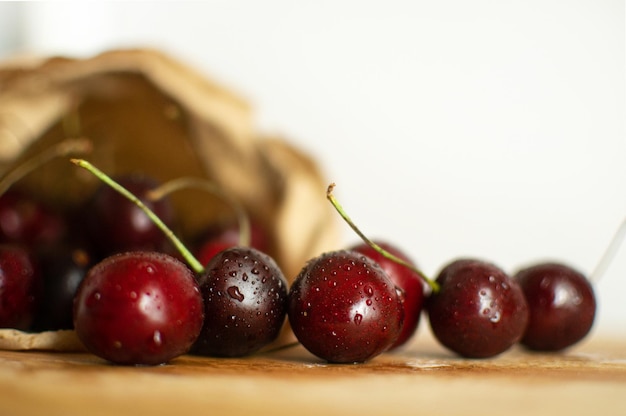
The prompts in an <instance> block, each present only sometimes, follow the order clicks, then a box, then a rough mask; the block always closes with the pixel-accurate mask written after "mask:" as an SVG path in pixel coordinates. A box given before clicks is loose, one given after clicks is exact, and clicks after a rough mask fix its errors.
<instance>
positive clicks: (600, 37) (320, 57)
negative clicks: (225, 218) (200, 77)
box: [0, 0, 626, 337]
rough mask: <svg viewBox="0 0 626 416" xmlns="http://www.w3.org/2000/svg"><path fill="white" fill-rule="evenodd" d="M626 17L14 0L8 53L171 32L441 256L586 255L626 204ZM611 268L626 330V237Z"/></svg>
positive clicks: (68, 49)
mask: <svg viewBox="0 0 626 416" xmlns="http://www.w3.org/2000/svg"><path fill="white" fill-rule="evenodd" d="M625 20H626V14H625V6H624V1H618V0H597V1H581V0H571V1H565V0H542V1H539V0H530V1H521V0H519V1H510V0H504V1H489V0H475V1H472V2H467V1H462V0H443V1H437V2H435V1H425V0H418V1H408V0H407V1H395V0H388V1H385V2H381V1H377V2H374V1H356V0H343V1H326V0H322V1H317V2H308V3H304V2H298V3H297V2H292V1H288V0H266V1H263V2H258V1H253V0H231V1H217V0H212V1H204V2H191V3H188V2H159V3H153V2H132V3H127V2H106V3H101V2H91V1H89V2H41V3H39V2H37V3H31V2H19V3H7V2H1V3H0V58H10V57H13V56H16V55H31V54H35V55H57V54H60V55H69V56H76V57H88V56H91V55H93V54H96V53H98V52H101V51H103V50H107V49H112V48H128V47H137V46H149V47H156V48H159V49H161V50H163V51H165V52H167V53H170V54H171V55H173V56H174V57H177V58H179V59H180V60H182V61H183V62H185V63H187V64H189V65H191V66H194V67H196V68H197V69H199V70H200V71H201V72H203V73H204V74H206V75H207V76H208V77H210V78H212V79H214V80H217V81H219V82H221V83H223V84H225V85H227V86H229V87H230V88H232V89H234V90H235V91H237V92H238V93H239V94H241V95H243V96H244V97H245V98H247V99H248V100H249V101H250V102H251V103H252V104H253V106H254V108H255V113H256V123H257V125H258V129H259V130H261V131H264V132H267V133H271V134H273V133H275V134H280V135H282V136H284V137H285V138H286V140H289V141H290V142H292V143H294V144H295V145H296V146H298V147H300V148H302V149H303V150H305V151H307V152H309V153H310V154H312V155H313V156H314V157H315V158H316V159H317V160H318V162H319V163H320V165H321V166H322V168H323V169H324V171H325V172H326V174H327V176H328V178H329V181H331V180H332V181H334V182H336V183H337V188H336V195H337V197H338V198H339V200H340V201H341V202H342V204H343V205H344V207H345V208H346V210H347V211H348V212H349V213H350V215H351V216H352V217H353V219H354V220H355V221H356V222H357V223H358V224H359V226H360V227H361V229H362V230H363V231H364V232H365V233H366V234H368V235H369V236H370V237H374V238H381V239H384V240H388V241H390V242H393V243H395V244H397V245H398V246H400V247H402V248H403V249H404V250H405V251H406V252H407V253H408V254H410V255H411V256H412V257H413V258H414V260H415V261H416V262H418V263H419V265H420V266H421V267H422V268H423V269H424V271H425V272H426V273H427V274H430V275H435V274H436V273H437V272H438V270H439V269H440V268H441V267H442V266H443V265H445V264H446V263H447V262H449V261H451V260H452V259H454V258H456V257H460V256H475V257H480V258H484V259H487V260H490V261H492V262H494V263H496V264H498V265H500V266H501V267H503V268H505V269H506V270H507V271H509V272H514V271H515V270H516V269H518V268H519V267H521V266H524V265H527V264H529V263H532V262H535V261H540V260H545V259H553V260H558V261H563V262H567V263H569V264H571V265H572V266H574V267H576V268H578V269H580V270H581V271H582V272H584V273H587V274H589V273H591V272H592V271H593V270H594V268H595V267H596V264H597V263H598V261H599V259H600V257H601V256H602V254H603V253H604V251H605V249H606V247H607V245H608V244H609V241H610V240H611V238H612V237H613V235H614V234H615V233H616V231H617V230H618V227H619V226H620V224H621V223H622V221H624V219H625V218H626V161H625V159H626V126H625V119H626V98H625V97H626V83H625V79H626V64H625V55H626V41H625ZM324 191H325V190H324V189H320V198H323V197H324ZM356 240H357V237H356V236H355V235H353V234H351V232H350V231H349V229H348V228H347V226H346V229H345V241H346V244H349V243H352V242H356ZM595 284H596V289H597V294H598V301H599V310H598V315H597V319H598V321H597V324H596V326H595V329H594V330H595V331H596V332H602V333H608V332H610V333H611V334H613V335H619V336H623V337H626V302H625V300H624V299H623V298H622V296H626V244H624V247H623V248H622V249H620V251H618V253H617V257H616V258H615V260H614V261H613V263H612V264H611V266H610V267H609V269H608V270H607V272H606V273H605V274H604V275H603V276H602V277H601V279H599V280H598V281H597V282H596V283H595Z"/></svg>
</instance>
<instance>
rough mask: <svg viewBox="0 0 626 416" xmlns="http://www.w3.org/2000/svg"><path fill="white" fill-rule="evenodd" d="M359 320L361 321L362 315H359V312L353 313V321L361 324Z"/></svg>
mask: <svg viewBox="0 0 626 416" xmlns="http://www.w3.org/2000/svg"><path fill="white" fill-rule="evenodd" d="M361 322H363V315H361V314H360V313H357V314H355V315H354V323H355V324H357V325H361Z"/></svg>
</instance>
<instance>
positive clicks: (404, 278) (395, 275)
mask: <svg viewBox="0 0 626 416" xmlns="http://www.w3.org/2000/svg"><path fill="white" fill-rule="evenodd" d="M376 244H377V245H378V246H379V247H381V248H382V249H383V250H385V251H387V252H389V253H391V254H393V255H394V256H396V257H398V258H401V259H402V260H404V261H406V262H408V263H412V261H411V259H410V258H409V257H408V256H407V255H406V254H405V253H403V252H402V251H400V249H398V248H397V247H395V246H392V245H391V244H388V243H384V242H376ZM351 250H354V251H357V252H359V253H361V254H364V255H366V256H367V257H369V258H370V259H372V260H374V261H375V262H376V263H378V264H379V265H380V267H381V268H382V269H383V270H384V271H385V273H387V275H388V276H389V278H390V279H391V282H392V283H393V284H395V285H396V286H397V287H399V288H400V289H402V291H403V292H404V324H403V325H402V331H401V332H400V336H398V339H397V340H396V342H394V344H393V345H392V346H391V348H392V349H394V348H398V347H400V346H401V345H403V344H405V343H406V342H407V341H408V340H409V339H411V337H412V336H413V334H415V332H416V330H417V327H418V326H419V322H420V317H421V314H422V307H423V305H424V281H423V280H422V278H421V277H420V276H419V275H418V274H417V272H415V271H413V270H411V269H409V268H407V267H405V266H403V265H401V264H399V263H398V262H395V261H393V260H390V259H389V258H388V257H385V256H383V255H382V254H381V253H380V252H379V251H376V250H375V249H374V248H373V247H372V246H370V245H369V244H365V243H361V244H358V245H355V246H353V247H351Z"/></svg>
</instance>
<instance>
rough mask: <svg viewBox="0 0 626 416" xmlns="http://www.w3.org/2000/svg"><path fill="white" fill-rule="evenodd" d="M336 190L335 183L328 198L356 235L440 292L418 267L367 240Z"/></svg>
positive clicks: (435, 284)
mask: <svg viewBox="0 0 626 416" xmlns="http://www.w3.org/2000/svg"><path fill="white" fill-rule="evenodd" d="M334 189H335V184H334V183H331V184H330V185H328V189H327V190H326V198H327V199H328V200H329V201H330V203H331V204H332V205H333V207H335V210H337V212H338V213H339V215H341V217H342V218H343V219H344V220H345V222H346V223H347V224H348V225H349V226H350V228H352V230H353V231H354V232H355V233H357V235H358V236H359V237H361V239H362V240H363V241H364V242H365V243H366V244H368V245H369V246H370V247H372V248H373V249H374V250H376V251H377V252H378V253H380V254H381V255H382V256H384V257H386V258H388V259H389V260H391V261H394V262H396V263H398V264H400V265H402V266H404V267H407V268H409V269H411V270H413V271H414V272H415V273H417V274H418V275H419V276H420V278H422V280H423V281H424V282H426V283H427V284H428V286H430V289H431V290H432V291H433V293H437V292H439V284H437V282H435V281H434V280H432V279H429V278H428V277H427V276H426V275H425V274H424V273H422V271H421V270H419V269H418V268H417V267H415V266H414V265H412V264H411V263H408V262H406V261H404V260H402V259H401V258H399V257H396V256H394V255H393V254H391V253H390V252H388V251H387V250H385V249H384V248H382V247H381V246H379V245H378V244H376V243H375V242H373V241H372V240H370V239H369V238H367V236H366V235H365V234H363V233H362V232H361V230H359V228H358V227H357V226H356V225H355V224H354V222H353V221H352V220H351V219H350V217H349V216H348V214H347V213H346V211H345V210H344V209H343V207H342V206H341V204H340V203H339V202H338V201H337V199H336V198H335V196H334V195H333V190H334Z"/></svg>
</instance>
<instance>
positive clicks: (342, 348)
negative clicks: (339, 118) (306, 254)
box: [288, 250, 404, 363]
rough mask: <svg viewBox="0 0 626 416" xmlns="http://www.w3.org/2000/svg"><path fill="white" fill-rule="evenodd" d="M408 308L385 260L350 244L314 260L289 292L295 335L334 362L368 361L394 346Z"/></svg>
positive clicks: (291, 321) (304, 343) (289, 310)
mask: <svg viewBox="0 0 626 416" xmlns="http://www.w3.org/2000/svg"><path fill="white" fill-rule="evenodd" d="M403 310H404V309H403V305H402V297H401V296H400V295H399V293H398V291H397V289H396V287H395V285H394V284H393V283H392V282H391V280H390V279H389V277H388V276H387V275H386V273H385V272H384V271H383V270H382V269H381V268H380V266H379V265H377V264H376V263H374V262H373V261H372V260H371V259H369V258H368V257H366V256H364V255H362V254H360V253H357V252H354V251H348V250H340V251H333V252H328V253H325V254H322V255H320V256H318V257H316V258H314V259H312V260H310V261H309V262H308V263H307V265H306V266H305V267H304V268H303V269H302V270H301V272H300V273H299V274H298V276H297V277H296V279H295V281H294V282H293V284H292V286H291V289H290V292H289V309H288V317H289V322H290V324H291V328H292V330H293V332H294V334H295V336H296V338H297V339H298V341H300V343H301V344H302V345H303V346H304V347H305V348H306V349H307V350H308V351H309V352H311V353H312V354H314V355H316V356H318V357H319V358H322V359H324V360H326V361H328V362H332V363H356V362H364V361H367V360H369V359H372V358H374V357H375V356H377V355H379V354H381V353H382V352H384V351H386V350H387V349H389V348H390V347H391V345H393V343H394V342H395V341H396V339H397V338H398V336H399V335H400V331H401V328H402V321H403Z"/></svg>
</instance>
